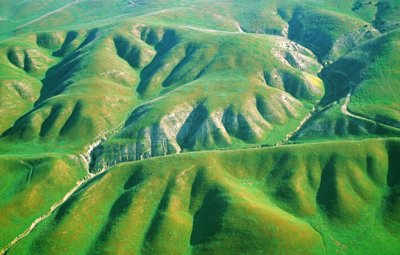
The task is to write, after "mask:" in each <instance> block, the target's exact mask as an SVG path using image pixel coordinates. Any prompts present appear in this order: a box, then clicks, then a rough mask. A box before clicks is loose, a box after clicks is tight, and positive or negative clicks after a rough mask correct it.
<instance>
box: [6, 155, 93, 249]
mask: <svg viewBox="0 0 400 255" xmlns="http://www.w3.org/2000/svg"><path fill="white" fill-rule="evenodd" d="M0 165H1V168H0V174H1V176H2V180H3V182H2V183H3V184H2V186H1V189H0V191H1V197H0V207H1V208H2V209H1V210H2V213H1V216H0V224H1V226H2V227H1V230H0V246H1V247H5V246H6V245H7V244H8V243H10V242H11V241H12V240H13V239H14V238H15V237H17V236H18V235H19V234H20V233H22V232H23V231H24V230H25V229H27V228H28V226H30V224H31V223H32V222H33V221H34V220H35V219H36V218H38V217H39V216H41V215H43V214H45V213H47V212H48V210H49V208H50V207H51V206H52V205H53V204H54V203H55V202H57V201H59V200H61V199H62V198H63V197H64V195H65V194H66V193H67V192H68V191H69V190H70V189H71V188H72V187H73V186H74V185H75V182H76V181H77V180H78V179H79V178H81V177H83V175H84V174H85V173H84V169H83V167H82V166H81V163H79V161H78V160H77V158H73V157H70V156H67V155H57V154H55V155H48V156H46V155H42V156H36V157H22V156H18V157H17V156H14V157H13V156H2V157H1V158H0Z"/></svg>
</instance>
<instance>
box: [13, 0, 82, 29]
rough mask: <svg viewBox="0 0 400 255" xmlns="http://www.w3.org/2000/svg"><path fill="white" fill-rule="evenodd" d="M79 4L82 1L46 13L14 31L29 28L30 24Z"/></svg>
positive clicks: (77, 0) (78, 0) (76, 0)
mask: <svg viewBox="0 0 400 255" xmlns="http://www.w3.org/2000/svg"><path fill="white" fill-rule="evenodd" d="M80 2H82V0H75V1H73V2H72V3H69V4H66V5H64V6H63V7H61V8H58V9H56V10H54V11H51V12H48V13H46V14H44V15H42V16H40V17H39V18H36V19H34V20H31V21H29V22H27V23H25V24H23V25H21V26H18V27H16V28H15V30H18V29H21V28H23V27H26V26H29V25H31V24H33V23H35V22H38V21H40V20H42V19H44V18H47V17H48V16H50V15H53V14H55V13H57V12H60V11H62V10H64V9H66V8H68V7H70V6H72V5H75V4H77V3H80Z"/></svg>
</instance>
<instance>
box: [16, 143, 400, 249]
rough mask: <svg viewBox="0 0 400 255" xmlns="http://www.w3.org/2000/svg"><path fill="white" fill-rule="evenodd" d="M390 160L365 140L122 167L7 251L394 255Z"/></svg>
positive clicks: (395, 179)
mask: <svg viewBox="0 0 400 255" xmlns="http://www.w3.org/2000/svg"><path fill="white" fill-rule="evenodd" d="M399 152H400V142H399V140H369V141H364V142H339V143H326V144H310V145H296V146H288V147H284V148H283V147H282V148H264V149H250V150H240V151H236V152H213V153H211V152H209V153H189V154H182V155H178V156H169V157H163V158H157V159H150V160H146V161H141V162H136V163H129V164H121V165H118V166H115V167H114V168H112V169H111V170H110V171H109V172H108V173H107V174H104V175H102V176H101V177H99V178H97V179H96V180H94V181H92V182H90V183H89V184H88V185H85V186H84V187H82V188H81V189H80V190H79V191H78V192H76V193H75V194H74V196H73V197H72V198H71V199H70V200H69V201H67V202H66V203H65V204H64V205H63V206H62V207H60V208H59V209H58V210H57V211H56V213H55V214H54V215H53V216H52V217H51V218H49V219H48V220H46V222H45V223H44V224H43V225H40V226H39V227H38V229H37V230H36V231H35V232H33V233H32V234H31V235H30V236H28V237H27V238H26V239H23V240H22V241H21V242H20V243H18V244H17V246H15V247H14V248H13V249H12V250H11V251H10V254H28V253H29V254H49V253H54V252H57V253H66V252H68V253H74V254H87V253H89V254H93V253H95V254H97V253H98V254H109V253H113V254H115V253H116V252H117V253H118V254H128V253H142V254H202V253H219V254H220V253H230V252H234V253H237V252H240V253H243V254H265V253H269V252H271V251H273V253H274V254H288V253H302V254H325V253H326V254H332V253H346V254H359V253H367V254H374V253H375V252H381V253H385V254H394V252H395V251H396V250H398V249H399V248H400V247H399V242H398V241H399V238H400V236H399V232H398V224H399V221H398V214H399V211H398V210H399V207H398V198H397V195H396V194H397V193H398V189H399V173H398V169H399V162H398V161H397V156H398V153H399ZM349 224H351V228H349V227H348V226H349ZM244 236H245V237H246V242H242V241H241V239H242V238H243V237H244ZM48 237H50V238H48Z"/></svg>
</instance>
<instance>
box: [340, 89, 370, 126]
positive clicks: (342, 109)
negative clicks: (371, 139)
mask: <svg viewBox="0 0 400 255" xmlns="http://www.w3.org/2000/svg"><path fill="white" fill-rule="evenodd" d="M352 94H353V90H351V91H350V92H349V93H348V94H347V96H346V100H345V101H344V104H343V105H342V107H341V111H342V113H343V114H344V115H347V116H349V117H353V118H356V119H360V120H366V121H371V120H370V119H367V118H364V117H361V116H358V115H355V114H353V113H351V112H349V110H348V106H349V103H350V100H351V95H352Z"/></svg>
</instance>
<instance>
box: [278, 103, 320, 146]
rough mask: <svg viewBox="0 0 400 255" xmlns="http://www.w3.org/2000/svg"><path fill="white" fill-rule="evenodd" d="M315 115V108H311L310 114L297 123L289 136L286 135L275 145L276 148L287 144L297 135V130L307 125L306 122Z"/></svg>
mask: <svg viewBox="0 0 400 255" xmlns="http://www.w3.org/2000/svg"><path fill="white" fill-rule="evenodd" d="M316 113H317V108H316V107H313V109H312V110H311V112H309V113H308V114H307V115H306V116H305V117H304V118H303V119H302V120H301V121H300V123H299V125H298V126H297V127H296V128H295V129H294V130H293V131H292V132H290V133H289V134H287V135H286V137H285V139H283V140H282V141H280V142H278V143H276V146H280V145H284V144H285V143H287V142H288V141H289V140H290V139H291V138H292V137H293V136H294V135H295V134H297V132H299V130H300V129H301V128H302V127H303V126H304V125H305V124H306V123H307V121H309V120H310V119H311V118H312V116H314V115H315V114H316Z"/></svg>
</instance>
